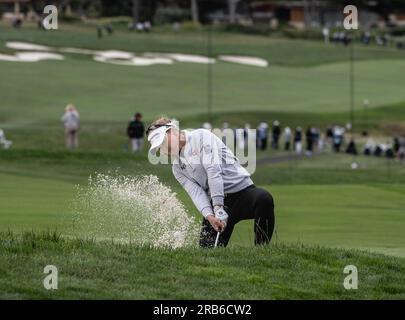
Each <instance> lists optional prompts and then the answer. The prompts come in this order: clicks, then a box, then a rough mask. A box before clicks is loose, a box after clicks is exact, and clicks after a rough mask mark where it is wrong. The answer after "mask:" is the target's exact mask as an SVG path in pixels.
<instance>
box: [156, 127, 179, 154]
mask: <svg viewBox="0 0 405 320" xmlns="http://www.w3.org/2000/svg"><path fill="white" fill-rule="evenodd" d="M160 152H162V153H163V154H166V155H172V156H174V155H178V154H179V135H178V134H176V133H175V132H173V131H172V130H169V131H168V132H166V136H165V139H164V140H163V144H162V146H161V147H160Z"/></svg>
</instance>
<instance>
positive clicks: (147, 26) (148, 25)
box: [143, 20, 152, 32]
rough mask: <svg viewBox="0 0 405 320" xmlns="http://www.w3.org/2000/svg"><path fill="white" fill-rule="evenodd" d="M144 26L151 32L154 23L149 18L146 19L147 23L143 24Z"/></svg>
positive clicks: (146, 30)
mask: <svg viewBox="0 0 405 320" xmlns="http://www.w3.org/2000/svg"><path fill="white" fill-rule="evenodd" d="M143 27H144V29H145V32H149V31H150V30H151V29H152V24H151V23H150V21H149V20H146V21H145V23H144V24H143Z"/></svg>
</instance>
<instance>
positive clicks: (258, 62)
mask: <svg viewBox="0 0 405 320" xmlns="http://www.w3.org/2000/svg"><path fill="white" fill-rule="evenodd" d="M219 60H222V61H226V62H232V63H239V64H245V65H249V66H255V67H267V66H268V65H269V63H268V62H267V61H266V60H264V59H262V58H256V57H246V56H219Z"/></svg>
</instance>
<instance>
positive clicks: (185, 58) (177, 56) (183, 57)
mask: <svg viewBox="0 0 405 320" xmlns="http://www.w3.org/2000/svg"><path fill="white" fill-rule="evenodd" d="M165 55H166V56H167V57H169V58H172V59H174V60H176V61H178V62H191V63H206V64H207V63H215V59H212V58H208V57H205V56H199V55H192V54H182V53H174V54H173V53H169V54H165Z"/></svg>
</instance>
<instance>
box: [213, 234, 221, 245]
mask: <svg viewBox="0 0 405 320" xmlns="http://www.w3.org/2000/svg"><path fill="white" fill-rule="evenodd" d="M220 234H221V232H219V231H218V233H217V238H216V239H215V244H214V247H215V248H216V247H217V246H218V240H219V235H220Z"/></svg>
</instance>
